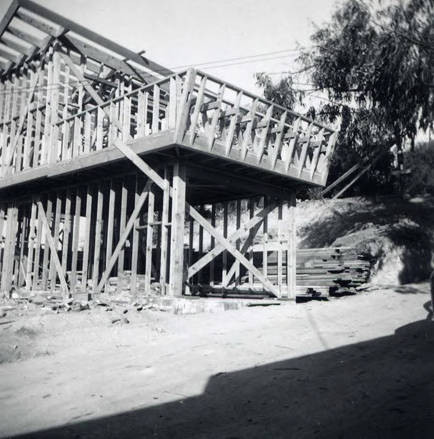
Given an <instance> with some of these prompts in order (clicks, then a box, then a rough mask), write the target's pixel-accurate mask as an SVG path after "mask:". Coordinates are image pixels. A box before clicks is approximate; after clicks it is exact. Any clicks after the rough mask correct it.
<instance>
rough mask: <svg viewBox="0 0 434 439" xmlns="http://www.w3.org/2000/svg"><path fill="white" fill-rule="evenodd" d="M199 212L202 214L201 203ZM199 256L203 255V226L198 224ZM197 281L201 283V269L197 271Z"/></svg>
mask: <svg viewBox="0 0 434 439" xmlns="http://www.w3.org/2000/svg"><path fill="white" fill-rule="evenodd" d="M199 212H200V213H201V215H203V214H204V207H203V205H201V206H200V207H199ZM198 251H199V257H201V256H202V255H203V227H202V226H199V248H198ZM198 282H199V283H202V271H199V273H198Z"/></svg>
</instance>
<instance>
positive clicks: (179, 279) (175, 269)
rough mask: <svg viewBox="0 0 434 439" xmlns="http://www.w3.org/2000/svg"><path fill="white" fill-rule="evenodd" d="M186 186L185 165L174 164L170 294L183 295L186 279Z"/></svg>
mask: <svg viewBox="0 0 434 439" xmlns="http://www.w3.org/2000/svg"><path fill="white" fill-rule="evenodd" d="M185 186H186V173H185V167H184V165H181V164H180V163H179V162H177V163H175V165H174V166H173V182H172V187H173V192H172V194H173V197H172V221H171V223H172V234H171V248H170V275H169V284H170V287H169V294H170V295H171V296H181V295H182V291H183V283H184V282H183V280H184V224H185Z"/></svg>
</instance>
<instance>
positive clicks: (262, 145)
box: [258, 105, 274, 163]
mask: <svg viewBox="0 0 434 439" xmlns="http://www.w3.org/2000/svg"><path fill="white" fill-rule="evenodd" d="M273 109H274V106H273V105H270V106H269V107H268V109H267V112H266V114H265V118H264V120H263V122H264V127H263V128H261V134H260V135H259V144H258V163H261V161H262V157H263V155H264V152H265V143H266V141H267V137H268V130H269V128H270V121H271V116H272V115H273Z"/></svg>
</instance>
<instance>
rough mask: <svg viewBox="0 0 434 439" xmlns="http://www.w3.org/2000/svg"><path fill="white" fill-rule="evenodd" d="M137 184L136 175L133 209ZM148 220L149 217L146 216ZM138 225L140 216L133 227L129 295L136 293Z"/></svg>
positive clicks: (138, 178)
mask: <svg viewBox="0 0 434 439" xmlns="http://www.w3.org/2000/svg"><path fill="white" fill-rule="evenodd" d="M139 182H140V177H139V175H138V174H137V175H136V181H135V188H134V207H136V204H137V202H138V199H139V196H140V193H139V190H140V189H139ZM148 219H149V215H148ZM139 223H140V215H139V216H138V217H137V219H136V221H135V223H134V227H133V233H132V235H133V247H132V254H131V287H130V290H131V293H132V294H135V293H136V291H137V263H138V257H139V231H138V230H137V228H136V227H137V226H138V225H139Z"/></svg>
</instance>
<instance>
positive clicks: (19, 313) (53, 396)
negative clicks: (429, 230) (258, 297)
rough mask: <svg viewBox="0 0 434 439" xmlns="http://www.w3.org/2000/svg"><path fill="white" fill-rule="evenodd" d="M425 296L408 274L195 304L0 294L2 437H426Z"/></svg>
mask: <svg viewBox="0 0 434 439" xmlns="http://www.w3.org/2000/svg"><path fill="white" fill-rule="evenodd" d="M428 301H429V293H428V285H427V284H417V285H411V286H405V287H403V286H401V287H395V288H394V287H389V288H382V289H378V288H375V289H374V288H373V289H371V290H367V291H365V292H363V293H360V294H359V295H357V296H351V297H343V298H339V299H333V300H330V301H329V302H309V303H304V304H294V303H288V304H285V305H280V306H270V307H252V308H243V309H241V310H237V311H226V312H223V311H221V312H218V313H203V314H195V315H173V314H169V313H167V312H161V311H155V310H150V309H142V310H141V311H137V309H136V308H134V307H128V306H125V307H117V308H116V309H113V310H112V311H107V310H106V308H107V307H103V306H101V307H97V308H94V309H92V310H83V311H80V312H77V311H70V312H67V313H66V312H61V313H56V312H55V311H52V310H50V309H45V308H41V306H39V305H37V304H22V305H19V306H18V307H16V308H15V309H11V308H8V306H9V307H11V306H13V305H11V304H9V305H8V304H3V308H1V309H3V317H1V318H0V334H1V335H0V355H1V357H0V358H1V361H2V362H1V364H0V431H1V436H2V437H40V438H43V437H44V438H45V437H50V438H63V437H65V438H123V437H132V438H219V439H220V438H223V439H230V438H231V439H236V438H237V439H242V438H243V439H244V438H249V439H250V438H253V439H255V438H257V439H259V438H293V437H294V438H418V439H419V438H428V437H429V438H432V437H434V322H432V321H430V320H428V319H427V317H429V312H428V307H427V304H428ZM125 311H127V312H125ZM4 314H6V315H4ZM118 319H120V320H118ZM122 319H127V320H128V322H129V323H127V322H126V320H122ZM114 320H117V321H116V322H115V323H112V322H113V321H114Z"/></svg>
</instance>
